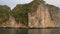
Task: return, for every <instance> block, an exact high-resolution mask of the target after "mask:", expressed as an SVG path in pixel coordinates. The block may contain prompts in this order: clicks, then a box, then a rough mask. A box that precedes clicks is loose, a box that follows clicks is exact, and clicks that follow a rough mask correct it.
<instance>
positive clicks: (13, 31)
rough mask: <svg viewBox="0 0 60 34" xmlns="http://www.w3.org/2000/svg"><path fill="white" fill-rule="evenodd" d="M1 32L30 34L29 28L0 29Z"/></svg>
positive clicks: (4, 33)
mask: <svg viewBox="0 0 60 34" xmlns="http://www.w3.org/2000/svg"><path fill="white" fill-rule="evenodd" d="M0 34H28V31H27V29H0Z"/></svg>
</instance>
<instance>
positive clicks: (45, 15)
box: [28, 3, 60, 28]
mask: <svg viewBox="0 0 60 34" xmlns="http://www.w3.org/2000/svg"><path fill="white" fill-rule="evenodd" d="M59 11H60V9H59V8H57V7H55V6H51V5H49V6H48V5H46V4H43V3H41V4H40V5H39V6H38V8H37V10H36V11H35V12H32V13H28V16H29V17H28V19H29V21H28V22H29V24H28V26H29V27H38V28H39V27H59V26H60V25H59V24H60V20H59V19H60V18H59V16H60V15H59V13H60V12H59ZM57 12H58V13H57ZM52 19H53V20H52Z"/></svg>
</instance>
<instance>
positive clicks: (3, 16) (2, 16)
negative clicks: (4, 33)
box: [0, 6, 10, 23]
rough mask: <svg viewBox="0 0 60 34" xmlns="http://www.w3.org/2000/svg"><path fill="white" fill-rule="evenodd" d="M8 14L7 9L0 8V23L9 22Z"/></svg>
mask: <svg viewBox="0 0 60 34" xmlns="http://www.w3.org/2000/svg"><path fill="white" fill-rule="evenodd" d="M9 12H10V9H9V7H7V6H0V23H4V22H6V21H8V20H9Z"/></svg>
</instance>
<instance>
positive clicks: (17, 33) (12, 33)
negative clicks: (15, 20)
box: [0, 29, 60, 34]
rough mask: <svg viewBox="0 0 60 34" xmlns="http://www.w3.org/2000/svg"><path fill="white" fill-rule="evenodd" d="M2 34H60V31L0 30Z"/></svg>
mask: <svg viewBox="0 0 60 34" xmlns="http://www.w3.org/2000/svg"><path fill="white" fill-rule="evenodd" d="M0 34H60V29H0Z"/></svg>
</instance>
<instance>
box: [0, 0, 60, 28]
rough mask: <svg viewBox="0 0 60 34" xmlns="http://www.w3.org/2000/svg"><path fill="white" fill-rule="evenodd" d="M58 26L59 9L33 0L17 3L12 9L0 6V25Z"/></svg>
mask: <svg viewBox="0 0 60 34" xmlns="http://www.w3.org/2000/svg"><path fill="white" fill-rule="evenodd" d="M26 26H27V27H38V28H40V27H59V26H60V9H59V8H58V7H56V6H53V5H49V4H45V2H44V1H43V0H34V1H32V2H31V3H29V4H24V5H23V4H21V5H20V4H18V5H17V6H16V7H15V8H14V9H13V10H10V8H9V7H7V6H0V27H26Z"/></svg>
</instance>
